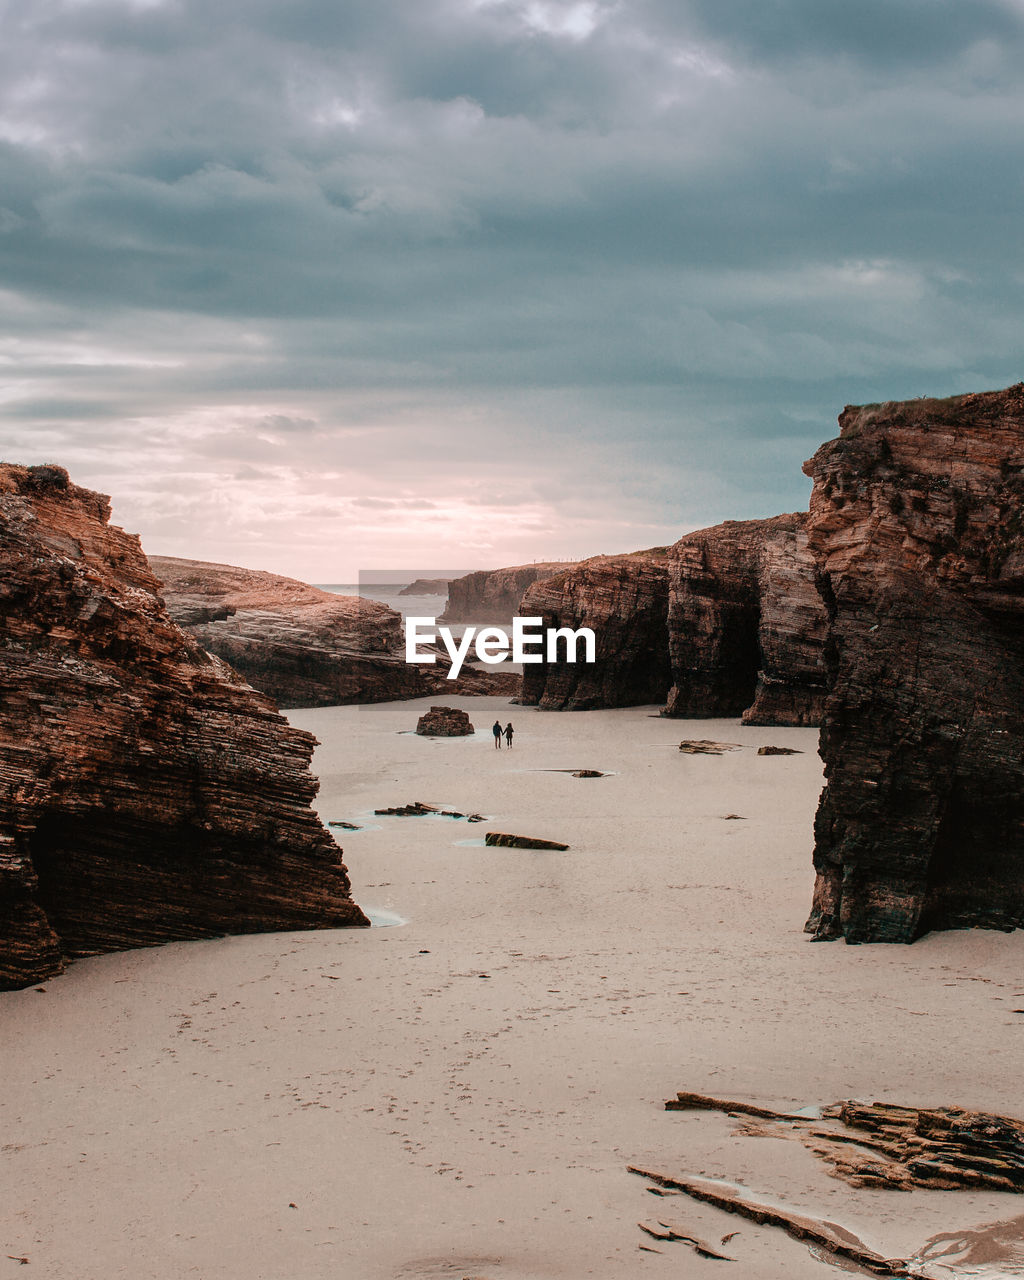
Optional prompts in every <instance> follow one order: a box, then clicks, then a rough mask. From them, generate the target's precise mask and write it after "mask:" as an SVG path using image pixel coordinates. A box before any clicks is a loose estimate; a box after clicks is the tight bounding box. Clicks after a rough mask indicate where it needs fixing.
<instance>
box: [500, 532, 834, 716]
mask: <svg viewBox="0 0 1024 1280" xmlns="http://www.w3.org/2000/svg"><path fill="white" fill-rule="evenodd" d="M803 523H804V517H803V516H801V515H786V516H777V517H775V518H774V519H772V520H745V521H733V520H730V521H726V523H725V524H721V525H716V526H715V527H713V528H711V529H700V530H698V531H697V532H695V533H689V534H686V535H685V536H684V537H682V538H680V540H679V541H678V542H676V543H675V544H674V545H673V546H671V547H659V548H656V549H654V550H652V551H646V552H636V553H634V554H632V555H629V556H617V557H601V558H598V559H595V560H587V561H583V562H582V563H581V564H579V565H576V566H575V567H574V568H572V569H570V570H568V571H567V572H564V573H561V574H559V575H557V576H556V577H553V578H549V579H547V580H546V581H542V582H538V583H537V584H535V585H534V586H533V587H531V588H530V589H529V590H528V591H527V593H526V596H525V597H524V599H523V602H522V607H521V612H522V613H526V614H530V615H533V614H537V615H540V616H542V617H543V619H544V624H545V626H559V627H564V626H571V627H573V628H578V627H581V626H589V627H591V628H593V630H594V632H595V635H596V638H597V662H596V663H594V664H591V665H584V664H581V663H577V664H576V665H575V666H571V665H569V664H568V663H564V662H560V663H552V664H547V663H538V664H535V665H532V666H526V667H524V672H523V689H522V695H521V698H522V701H523V702H526V703H528V704H531V705H539V706H540V707H542V708H545V709H548V710H581V709H586V708H590V707H608V706H629V705H636V704H643V703H659V702H666V707H665V714H666V715H670V716H681V717H689V718H704V717H711V716H738V715H741V714H742V715H743V719H744V721H745V722H746V723H748V724H759V725H779V724H787V725H801V724H817V723H818V719H819V717H820V714H821V708H822V704H823V700H824V694H825V681H826V670H825V666H824V662H823V659H822V646H823V643H824V636H825V630H826V626H827V620H826V614H825V610H824V607H823V606H822V603H821V600H820V598H819V596H818V593H817V591H816V589H815V579H814V561H813V559H812V557H811V555H810V553H809V552H808V550H807V544H806V535H805V533H804V529H803Z"/></svg>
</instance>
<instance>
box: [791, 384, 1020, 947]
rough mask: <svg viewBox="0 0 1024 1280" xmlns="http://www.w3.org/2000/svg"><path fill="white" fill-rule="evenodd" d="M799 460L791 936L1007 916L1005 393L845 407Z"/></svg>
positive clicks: (1010, 707) (869, 933) (1016, 595)
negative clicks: (824, 437)
mask: <svg viewBox="0 0 1024 1280" xmlns="http://www.w3.org/2000/svg"><path fill="white" fill-rule="evenodd" d="M839 423H840V429H841V434H840V437H839V439H837V440H833V441H831V442H830V443H828V444H826V445H823V446H822V448H821V449H819V450H818V452H817V453H816V454H815V456H814V457H813V458H812V459H811V461H810V462H809V463H808V464H807V465H806V467H805V470H806V471H807V473H808V474H809V475H811V476H812V477H813V479H814V491H813V494H812V497H811V506H810V519H809V523H808V533H809V542H810V547H811V551H812V553H813V554H814V555H815V556H816V558H817V559H818V561H819V564H820V570H821V573H820V580H819V581H820V587H821V591H822V594H823V598H824V599H825V601H826V603H827V605H828V608H829V613H830V616H831V628H830V635H829V647H828V653H829V660H830V664H831V666H832V669H833V675H834V686H833V689H832V692H831V694H830V696H829V698H828V702H827V705H826V714H825V719H824V724H823V728H822V736H821V752H822V756H823V757H824V760H825V777H826V783H827V785H826V788H825V791H824V792H823V794H822V799H821V803H820V806H819V809H818V814H817V818H816V822H815V853H814V865H815V868H816V871H817V881H816V886H815V893H814V904H813V909H812V913H811V917H810V920H809V921H808V929H809V930H812V931H814V932H815V934H816V936H817V937H819V938H833V937H840V936H841V937H845V938H846V940H847V941H849V942H910V941H912V940H913V939H914V938H915V937H916V936H918V935H919V934H921V933H923V932H925V931H927V930H929V929H949V928H959V927H964V926H969V925H982V926H986V927H992V928H1003V929H1009V928H1014V927H1019V926H1021V925H1024V730H1022V721H1021V708H1022V707H1024V384H1021V385H1019V386H1016V387H1011V388H1010V389H1009V390H1006V391H999V392H989V393H985V394H981V395H966V396H958V397H954V398H953V399H950V400H926V399H921V400H913V401H909V402H907V403H902V404H899V403H889V404H883V405H869V406H866V407H864V408H848V409H846V410H845V411H844V412H843V414H842V415H841V417H840V419H839Z"/></svg>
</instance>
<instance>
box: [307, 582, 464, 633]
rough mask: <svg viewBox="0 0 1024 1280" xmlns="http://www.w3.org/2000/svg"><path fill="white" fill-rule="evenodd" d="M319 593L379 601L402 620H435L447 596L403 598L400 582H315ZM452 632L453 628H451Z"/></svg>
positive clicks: (441, 611)
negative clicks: (325, 592) (399, 615)
mask: <svg viewBox="0 0 1024 1280" xmlns="http://www.w3.org/2000/svg"><path fill="white" fill-rule="evenodd" d="M313 585H314V586H317V587H319V588H320V590H321V591H330V592H333V594H334V595H337V596H362V597H363V599H364V600H379V601H380V602H381V604H386V605H387V606H388V608H390V609H394V610H395V612H396V613H400V614H401V615H402V617H403V618H436V617H439V616H440V615H441V614H442V613H444V607H445V604H446V603H447V599H448V598H447V596H403V595H400V594H399V593H400V592H401V590H402V587H403V584H402V583H401V582H383V583H375V582H317V583H314V584H313ZM453 630H454V628H453Z"/></svg>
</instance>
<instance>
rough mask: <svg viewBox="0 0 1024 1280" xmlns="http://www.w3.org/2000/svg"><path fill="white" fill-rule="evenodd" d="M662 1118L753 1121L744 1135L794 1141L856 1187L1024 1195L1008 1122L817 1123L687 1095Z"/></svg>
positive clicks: (851, 1108)
mask: <svg viewBox="0 0 1024 1280" xmlns="http://www.w3.org/2000/svg"><path fill="white" fill-rule="evenodd" d="M665 1110H666V1111H694V1110H696V1111H724V1112H725V1113H726V1114H728V1115H734V1116H748V1117H750V1118H751V1119H750V1120H749V1121H746V1122H744V1124H743V1125H742V1127H741V1129H740V1132H741V1133H743V1134H745V1135H748V1136H750V1137H771V1138H787V1137H793V1138H796V1139H797V1140H798V1141H800V1142H802V1143H803V1144H804V1146H806V1147H807V1148H808V1150H810V1151H812V1152H813V1153H814V1154H815V1155H816V1156H818V1157H819V1158H820V1159H822V1160H824V1161H826V1162H827V1163H828V1164H829V1165H831V1166H832V1174H833V1176H834V1177H837V1178H842V1179H844V1180H845V1181H846V1182H849V1183H850V1184H851V1186H854V1187H884V1188H888V1189H891V1190H897V1191H909V1190H910V1188H911V1187H913V1186H917V1187H930V1188H932V1189H934V1190H938V1191H953V1190H964V1189H967V1190H972V1191H977V1190H986V1191H1015V1192H1017V1193H1021V1192H1024V1121H1022V1120H1016V1119H1013V1118H1012V1117H1010V1116H1000V1115H990V1114H988V1113H987V1112H981V1111H967V1110H965V1109H964V1108H962V1107H929V1108H924V1107H901V1106H895V1105H893V1104H892V1103H884V1102H874V1103H864V1102H852V1101H848V1102H836V1103H833V1104H832V1105H831V1106H827V1107H823V1108H822V1110H821V1115H820V1116H819V1117H813V1118H812V1117H809V1116H806V1115H800V1114H798V1113H792V1112H781V1111H773V1110H771V1109H770V1108H768V1107H762V1106H758V1105H757V1104H755V1103H749V1102H737V1101H734V1100H731V1099H728V1098H714V1097H711V1096H709V1095H707V1094H699V1093H689V1092H683V1093H678V1094H676V1096H675V1098H672V1099H670V1100H669V1101H668V1102H666V1103H665ZM765 1122H770V1123H765Z"/></svg>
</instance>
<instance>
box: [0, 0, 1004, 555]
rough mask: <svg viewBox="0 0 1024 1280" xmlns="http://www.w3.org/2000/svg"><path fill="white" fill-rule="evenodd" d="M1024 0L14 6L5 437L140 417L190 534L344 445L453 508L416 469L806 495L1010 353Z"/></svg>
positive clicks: (665, 511) (745, 494) (579, 495)
mask: <svg viewBox="0 0 1024 1280" xmlns="http://www.w3.org/2000/svg"><path fill="white" fill-rule="evenodd" d="M1022 12H1024V10H1022V8H1021V6H1020V5H1019V4H1017V3H1014V2H1012V0H1003V2H1002V3H1000V2H998V0H977V2H976V3H972V4H963V3H954V2H953V0H927V2H926V0H886V2H885V3H883V0H866V3H864V4H862V5H858V6H850V5H849V4H840V3H837V2H836V0H788V2H784V0H768V2H765V0H762V2H761V3H758V4H754V3H753V2H752V0H718V2H717V3H714V4H712V3H711V2H710V0H678V2H676V0H672V2H671V3H670V2H669V0H620V2H619V3H611V2H610V0H609V2H607V3H606V2H604V0H593V2H591V0H481V2H479V3H473V2H472V0H417V3H415V4H410V3H408V0H381V2H380V3H377V4H374V5H369V4H362V3H339V2H338V0H293V2H291V3H289V4H286V5H285V4H281V3H279V0H244V2H240V3H237V4H230V5H224V4H221V5H212V4H209V3H200V2H199V0H163V2H161V0H63V2H61V0H6V2H4V0H0V22H2V36H3V39H2V40H0V174H2V183H0V288H3V289H4V290H6V293H4V295H3V301H4V303H5V312H6V315H7V320H6V321H3V320H0V360H2V361H3V362H4V363H5V366H6V371H7V372H8V373H9V374H10V378H11V381H10V391H9V393H8V394H7V395H6V397H5V401H4V415H5V417H4V421H5V422H6V423H8V424H9V430H8V429H5V431H4V436H5V441H6V442H7V444H8V447H9V448H14V447H16V448H17V449H18V450H19V453H20V456H23V457H24V456H26V452H25V441H26V440H28V439H31V438H32V433H33V432H35V433H37V434H36V438H38V440H39V441H40V450H42V449H43V448H44V447H45V449H46V450H52V449H54V448H55V447H57V448H59V449H60V451H61V456H62V457H63V456H68V457H71V458H72V459H73V460H75V461H82V462H83V463H84V464H85V465H86V466H87V468H88V474H89V475H90V476H96V477H99V479H100V480H102V477H103V476H105V475H107V474H108V473H109V474H110V475H111V477H113V476H114V475H115V474H116V475H117V476H118V477H119V478H120V479H119V483H121V482H122V481H123V477H124V476H125V474H126V473H127V474H129V475H130V474H131V468H132V465H133V462H132V458H131V457H128V456H126V454H125V452H124V451H125V450H126V449H131V448H132V442H133V441H139V440H140V439H141V441H142V445H141V449H139V448H137V449H136V452H135V453H134V455H133V457H134V460H135V461H134V465H135V466H136V467H137V468H138V469H139V472H140V474H141V472H142V471H144V470H145V468H146V467H150V466H153V465H156V460H157V459H158V460H159V466H160V467H161V468H162V469H163V471H164V473H165V474H167V473H168V467H169V465H170V466H171V469H172V471H173V474H174V475H175V476H178V477H180V478H179V479H177V480H170V481H168V484H167V485H165V486H164V490H163V492H164V493H166V494H173V493H174V492H175V485H178V486H179V488H180V494H179V496H178V497H177V498H175V499H174V501H173V502H172V500H171V498H170V497H167V498H166V502H165V498H164V497H163V496H162V495H161V492H160V491H159V490H156V489H154V488H152V487H150V486H148V482H145V483H144V482H143V481H142V480H141V479H140V480H139V483H138V485H137V487H136V490H134V491H133V492H136V493H137V494H138V495H139V496H138V500H137V502H136V505H135V507H133V508H132V513H133V514H135V515H137V518H140V519H142V520H143V521H144V520H145V519H146V512H147V511H148V510H149V508H148V507H147V506H146V505H145V504H146V503H150V504H155V505H156V508H159V510H160V511H161V512H162V513H163V514H162V515H161V516H160V519H159V521H157V520H156V519H155V517H154V526H153V527H157V525H159V527H160V528H161V529H162V530H166V529H167V528H170V527H171V526H172V525H173V519H174V518H178V517H180V518H181V520H183V521H186V520H187V521H188V522H189V523H190V524H191V526H192V527H193V528H196V529H199V530H200V531H201V530H202V529H203V528H205V527H207V526H209V527H212V524H213V522H214V517H216V519H217V520H222V519H223V515H224V503H225V502H227V501H228V499H227V497H226V495H227V494H228V493H229V492H242V490H230V488H225V487H219V486H230V485H231V484H234V485H236V486H238V485H241V486H245V485H249V486H250V487H251V493H250V490H245V491H244V494H248V495H249V497H250V498H251V501H252V504H253V505H252V510H256V509H257V508H258V509H259V510H260V511H262V512H266V511H267V510H269V508H268V507H267V505H266V495H265V494H263V492H262V490H261V489H260V486H261V485H277V486H278V488H282V487H284V488H287V487H288V486H290V489H289V492H291V493H292V494H293V496H294V501H293V505H292V506H289V505H288V503H287V502H286V503H285V504H284V506H283V507H281V510H280V512H279V516H280V521H281V524H280V529H283V528H284V527H285V520H286V516H287V514H288V513H289V512H290V513H291V515H292V516H294V517H295V518H296V519H298V518H300V517H301V515H302V510H303V508H302V502H303V501H306V502H307V507H306V508H305V510H306V511H307V512H311V511H312V510H313V509H314V508H313V506H312V505H309V504H311V503H312V502H313V498H314V497H316V499H317V501H318V502H319V501H320V499H321V498H322V491H323V490H324V488H325V486H326V485H327V484H328V482H327V481H326V480H324V479H323V477H322V473H323V469H324V465H325V460H326V462H327V463H329V465H331V466H333V467H334V468H335V472H334V475H333V479H332V480H331V481H330V484H331V485H333V486H334V491H335V492H337V490H338V486H348V487H350V488H351V487H353V486H354V487H356V488H360V487H362V488H365V490H366V491H362V489H361V491H360V492H353V493H351V494H350V495H349V496H352V497H360V496H361V497H362V499H363V504H362V506H361V507H360V510H362V511H363V512H364V514H366V515H367V516H369V514H370V513H372V512H373V511H374V510H377V511H380V512H386V511H388V510H395V509H398V508H392V507H389V506H388V505H387V504H388V503H390V502H392V501H394V502H397V503H398V507H400V508H401V509H403V510H413V509H414V505H413V504H415V502H416V501H421V502H425V501H427V500H432V499H433V498H434V496H435V493H434V491H433V490H431V491H430V492H429V493H428V495H427V497H424V494H423V493H417V492H413V491H412V488H410V491H409V492H403V493H401V494H398V495H395V494H389V493H387V492H386V491H384V489H383V488H375V487H374V486H375V485H378V484H379V485H381V486H383V485H384V480H383V478H382V476H383V471H384V469H385V467H386V466H387V465H388V464H390V467H391V473H392V475H393V476H394V477H395V482H396V483H401V484H402V485H406V486H412V487H413V488H414V487H415V485H416V484H421V485H423V486H428V485H433V484H435V483H437V482H441V483H443V482H444V481H443V479H442V478H443V477H445V476H447V477H449V478H450V479H451V480H452V481H453V482H454V483H455V487H456V488H459V486H461V489H460V490H459V492H460V493H461V494H462V496H461V497H459V498H458V501H459V502H462V503H463V504H464V508H465V509H469V508H472V507H478V506H479V505H480V503H481V502H484V503H486V501H487V497H486V495H487V491H488V489H491V490H492V491H493V492H503V493H506V494H507V495H508V502H509V506H510V509H511V508H513V507H520V508H526V507H529V506H530V504H537V503H540V504H541V506H542V507H543V510H544V511H545V512H546V513H547V514H546V515H540V514H538V515H536V516H533V515H530V516H526V515H524V517H523V523H524V527H525V525H526V524H527V523H529V522H530V521H533V522H534V523H535V524H537V525H538V527H539V526H540V525H541V524H543V523H544V521H545V520H546V521H547V522H548V524H549V525H551V527H554V526H555V525H557V523H558V521H559V520H561V521H562V524H563V526H564V525H565V524H566V522H567V521H568V520H569V519H570V518H572V519H574V520H576V519H579V520H582V519H583V516H581V515H580V513H581V512H583V511H585V510H586V507H587V504H588V502H590V503H591V504H592V501H593V496H594V495H595V494H597V493H600V494H601V501H602V503H604V504H606V509H608V510H609V511H614V512H615V513H616V515H617V517H618V518H620V519H621V523H622V528H623V530H624V531H625V530H626V529H628V528H632V527H633V526H634V525H635V524H636V522H637V521H638V518H639V517H640V516H641V514H642V513H646V518H648V520H649V522H650V523H651V526H652V538H651V540H652V541H663V540H664V537H665V534H666V533H667V532H668V531H671V530H672V529H673V528H679V527H680V526H681V525H683V524H693V523H699V522H702V521H706V520H714V519H719V518H722V517H725V516H729V515H736V516H742V515H746V514H770V513H771V511H772V510H774V509H778V508H780V507H795V506H799V505H801V503H802V502H803V501H804V500H805V495H806V483H805V481H804V479H803V477H802V476H801V474H800V471H799V464H800V462H801V461H802V459H803V457H805V456H806V455H807V454H808V453H810V452H811V451H812V450H813V448H814V447H815V446H816V445H817V443H818V442H819V441H820V440H821V439H822V438H824V437H826V436H828V435H829V434H831V433H832V431H833V426H832V424H833V422H834V417H835V414H836V412H837V411H838V409H839V408H841V407H842V405H843V404H844V403H846V402H853V401H857V400H877V399H883V398H888V397H896V396H905V395H917V394H922V393H924V392H933V393H937V394H942V393H948V392H952V391H957V390H964V389H969V388H971V387H978V386H983V385H996V384H1003V383H1007V382H1010V381H1014V380H1016V378H1017V377H1019V376H1020V369H1019V365H1018V360H1019V353H1020V350H1021V345H1022V340H1024V324H1022V314H1021V285H1022V268H1021V266H1020V263H1021V250H1022V248H1024V245H1022V225H1021V220H1020V217H1019V208H1020V202H1021V194H1022V193H1021V156H1020V145H1021V144H1020V140H1019V132H1020V129H1019V122H1020V119H1021V117H1022V109H1024V86H1022V84H1021V73H1020V70H1019V68H1020V65H1021V54H1022V52H1024V47H1022V46H1024V41H1022ZM101 415H106V416H107V417H108V418H109V424H108V427H109V429H108V433H107V436H106V440H105V444H104V445H102V446H101V445H100V443H99V441H98V439H97V436H96V425H97V420H98V419H99V418H100V416H101ZM139 423H143V424H145V425H144V428H143V429H141V435H140V427H139V425H138V424H139ZM175 451H176V452H175ZM582 456H586V459H587V462H586V464H585V465H584V464H583V463H581V457H582ZM285 457H287V462H286V461H285ZM30 460H31V459H30ZM538 467H540V468H543V469H545V472H546V475H545V480H544V484H543V485H539V484H538V483H537V482H536V469H537V468H538ZM211 468H213V470H211ZM509 468H511V469H512V471H513V472H514V473H515V477H516V479H515V483H514V484H513V485H512V487H511V488H509V486H508V485H506V483H505V481H504V477H505V476H506V475H507V474H508V473H509ZM531 473H532V474H531ZM499 476H500V477H502V479H499ZM104 483H106V482H105V481H104ZM112 485H113V481H111V487H112ZM207 492H211V493H214V492H215V493H216V494H217V497H216V499H215V500H214V499H211V500H210V501H211V503H212V504H213V505H211V507H210V513H211V514H210V515H209V519H208V521H207V524H206V525H204V523H203V521H204V517H203V515H202V503H203V501H204V499H203V497H202V495H203V494H204V493H207ZM252 494H257V495H258V498H257V497H252ZM318 495H319V496H318ZM243 496H244V495H243ZM246 500H247V501H248V500H249V499H248V498H247V499H246ZM290 501H291V500H290ZM161 503H164V504H165V505H163V506H161ZM239 506H240V507H244V506H245V503H244V502H242V501H241V500H240V502H239ZM531 510H532V508H531ZM538 511H540V507H538ZM175 513H177V514H176V515H175ZM275 518H277V517H275ZM641 523H642V521H641ZM654 525H657V526H658V527H657V529H655V528H654V527H653V526H654ZM579 527H580V528H581V529H583V528H584V525H583V524H580V526H579ZM143 531H144V532H145V528H144V530H143ZM241 536H242V535H241V533H239V538H241ZM282 536H283V535H282ZM396 536H397V535H396ZM580 536H581V537H582V536H583V535H582V534H581V535H580ZM623 536H626V534H625V532H624V533H623ZM566 549H567V550H568V548H566ZM587 549H588V548H587V547H586V546H579V547H574V548H572V550H573V551H574V552H575V553H582V552H585V551H586V550H587ZM605 549H608V550H613V549H614V547H608V548H605ZM417 550H418V549H417ZM439 554H440V553H439ZM441 558H442V559H444V558H445V557H444V555H443V554H442V555H441ZM527 558H529V557H527ZM456 559H458V556H456ZM293 567H294V568H296V569H297V568H299V566H297V565H295V566H293Z"/></svg>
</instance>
